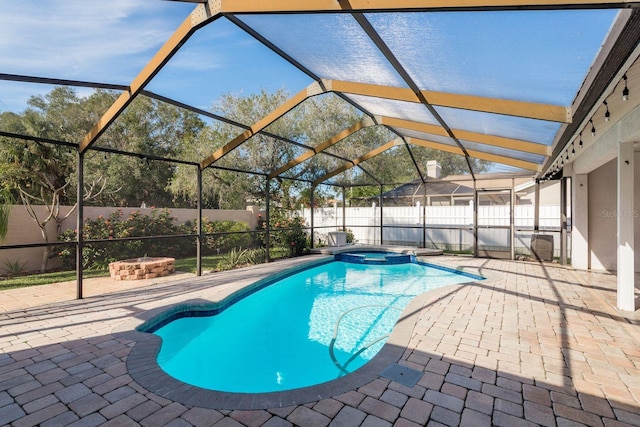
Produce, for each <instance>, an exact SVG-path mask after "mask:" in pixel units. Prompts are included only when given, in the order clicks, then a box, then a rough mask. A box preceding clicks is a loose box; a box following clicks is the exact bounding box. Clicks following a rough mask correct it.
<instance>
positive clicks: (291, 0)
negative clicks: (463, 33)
mask: <svg viewBox="0 0 640 427" xmlns="http://www.w3.org/2000/svg"><path fill="white" fill-rule="evenodd" d="M183 1H184V0H183ZM220 1H221V3H222V9H223V11H224V12H225V13H277V12H286V13H316V12H348V13H353V12H392V11H396V12H397V11H446V10H452V11H455V10H465V11H467V10H480V11H483V10H513V9H517V10H527V9H533V10H539V9H589V8H594V7H599V8H603V7H608V8H625V7H638V2H637V1H632V0H622V1H620V0H580V1H566V0H429V1H424V0H338V1H336V0H305V1H299V0H280V1H265V0H220Z"/></svg>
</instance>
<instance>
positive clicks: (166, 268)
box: [109, 257, 176, 280]
mask: <svg viewBox="0 0 640 427" xmlns="http://www.w3.org/2000/svg"><path fill="white" fill-rule="evenodd" d="M175 269H176V260H175V258H148V257H145V258H133V259H126V260H123V261H115V262H112V263H110V264H109V275H110V276H111V278H112V279H114V280H140V279H154V278H156V277H163V276H168V275H169V274H171V273H173V272H174V271H175Z"/></svg>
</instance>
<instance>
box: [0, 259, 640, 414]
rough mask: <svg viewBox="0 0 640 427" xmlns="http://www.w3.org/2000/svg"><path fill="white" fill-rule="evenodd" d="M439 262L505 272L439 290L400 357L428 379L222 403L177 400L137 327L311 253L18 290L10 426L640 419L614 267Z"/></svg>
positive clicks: (636, 356)
mask: <svg viewBox="0 0 640 427" xmlns="http://www.w3.org/2000/svg"><path fill="white" fill-rule="evenodd" d="M430 260H433V261H437V262H438V263H446V264H448V265H451V266H456V267H463V268H464V269H465V270H467V271H470V272H478V273H480V274H483V275H486V276H489V277H491V278H492V280H489V281H486V282H480V283H476V284H472V285H459V286H452V287H448V288H446V289H444V290H441V292H439V293H438V294H437V297H434V298H430V299H425V301H426V302H425V304H424V306H422V307H421V308H420V309H419V311H418V312H417V316H416V317H415V318H416V319H417V321H416V323H415V326H414V327H413V332H412V334H411V338H410V341H409V345H408V346H407V348H406V349H405V350H404V352H403V355H402V357H401V359H400V361H399V363H400V364H401V365H404V366H406V367H409V368H411V369H414V370H419V371H420V372H422V376H421V378H420V380H419V381H418V383H417V384H416V385H415V386H414V387H411V388H410V387H407V386H404V385H401V384H400V383H397V382H394V381H391V380H389V379H386V378H384V377H382V376H380V377H378V378H375V379H373V381H371V382H369V383H367V384H365V385H363V386H360V387H358V388H356V389H353V390H349V391H347V392H342V393H341V394H338V395H335V396H332V397H329V398H324V399H322V400H319V401H313V402H310V403H305V404H302V405H293V406H288V407H273V408H267V409H260V410H220V409H207V408H204V407H199V406H192V405H188V404H183V403H179V402H175V401H172V400H171V399H167V398H165V397H163V396H161V395H159V394H155V393H153V392H150V391H149V390H147V389H145V388H144V387H142V386H141V385H140V384H138V383H136V382H135V381H134V380H133V379H132V377H131V376H130V375H129V373H128V371H127V365H126V360H127V356H128V355H129V353H130V351H131V349H132V346H133V345H134V344H135V341H133V340H132V339H131V336H132V335H131V334H130V333H127V332H123V331H126V330H127V329H128V328H129V325H135V324H139V323H141V322H142V320H141V319H143V318H144V317H145V316H144V313H146V312H148V310H151V309H158V308H159V307H165V306H168V305H171V304H175V303H178V302H180V301H184V300H188V299H195V298H203V299H209V300H216V299H219V298H221V296H223V295H225V294H228V293H229V292H231V291H233V290H235V289H238V288H240V287H242V286H245V285H247V284H249V283H251V282H253V281H255V280H257V279H259V278H261V277H264V276H265V275H267V274H271V273H273V272H275V271H278V270H281V269H283V268H285V267H289V266H292V265H297V264H300V263H302V262H304V261H305V260H304V259H294V260H288V261H281V262H276V263H272V264H269V265H267V266H263V267H261V266H259V267H250V268H246V269H241V270H236V271H231V272H226V273H217V274H213V275H208V276H203V277H201V278H196V277H188V276H187V277H185V276H182V277H181V278H180V279H179V280H171V281H167V282H163V283H157V284H154V285H150V286H146V287H137V288H134V289H129V290H122V291H118V292H114V293H111V294H108V295H102V296H91V297H89V298H86V299H84V300H82V301H66V302H53V303H48V304H44V302H45V301H43V300H41V302H42V305H38V306H29V304H27V303H25V305H24V306H19V304H18V303H16V302H15V301H14V302H13V304H14V305H13V306H12V308H9V309H2V310H3V311H0V425H12V426H31V425H41V426H98V425H111V426H128V425H143V426H161V425H171V426H188V425H194V426H214V425H215V426H243V425H244V426H268V427H277V426H291V425H301V426H325V425H332V426H390V425H396V426H403V427H409V426H420V425H430V426H442V425H446V426H457V425H464V426H490V425H496V426H533V425H543V426H556V425H557V426H577V425H588V426H607V427H613V426H628V425H633V426H640V329H639V327H638V321H637V320H638V318H637V315H636V313H620V312H618V311H617V310H616V309H615V308H614V307H613V306H612V301H615V277H614V276H610V275H606V274H588V273H576V272H573V271H572V270H570V269H567V268H563V267H558V266H554V265H540V264H535V263H525V262H511V261H499V260H486V259H473V258H466V257H437V258H433V259H430ZM89 280H93V279H89ZM87 282H88V281H87ZM68 286H74V285H73V284H69V285H68ZM42 288H43V289H42V292H46V290H45V288H46V287H42ZM24 291H25V292H31V293H33V292H34V291H37V290H36V289H34V288H30V289H25V290H24ZM4 294H5V293H4V292H0V301H2V300H3V299H5V298H6V296H5V295H4Z"/></svg>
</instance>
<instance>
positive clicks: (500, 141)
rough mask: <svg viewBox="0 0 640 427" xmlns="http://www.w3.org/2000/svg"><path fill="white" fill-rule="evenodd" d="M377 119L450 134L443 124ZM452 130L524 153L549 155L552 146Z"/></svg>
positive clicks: (466, 138) (399, 126)
mask: <svg viewBox="0 0 640 427" xmlns="http://www.w3.org/2000/svg"><path fill="white" fill-rule="evenodd" d="M376 121H378V123H380V124H383V125H387V126H390V127H392V128H401V129H408V130H414V131H418V132H424V133H429V134H433V135H439V136H449V134H448V133H447V131H446V130H445V129H444V128H443V127H442V126H438V125H432V124H428V123H420V122H414V121H411V120H405V119H396V118H393V117H379V116H376ZM451 132H453V134H454V135H455V136H456V137H457V138H459V139H463V140H466V141H471V142H477V143H480V144H485V145H491V146H493V147H501V148H508V149H510V150H516V151H522V152H524V153H531V154H539V155H541V156H549V155H550V153H551V147H550V146H547V145H544V144H538V143H536V142H530V141H524V140H520V139H514V138H505V137H501V136H494V135H486V134H483V133H478V132H471V131H466V130H461V129H451Z"/></svg>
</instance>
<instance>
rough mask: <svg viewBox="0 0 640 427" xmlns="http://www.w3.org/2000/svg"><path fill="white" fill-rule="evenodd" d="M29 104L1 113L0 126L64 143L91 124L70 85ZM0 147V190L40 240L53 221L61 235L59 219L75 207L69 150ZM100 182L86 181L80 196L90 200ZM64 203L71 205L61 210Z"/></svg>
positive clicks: (17, 143) (6, 143)
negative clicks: (13, 198) (15, 201)
mask: <svg viewBox="0 0 640 427" xmlns="http://www.w3.org/2000/svg"><path fill="white" fill-rule="evenodd" d="M28 104H29V108H27V110H26V111H25V112H24V113H23V114H22V115H17V114H13V113H4V114H2V115H1V116H0V124H1V125H2V128H3V129H7V130H9V131H11V132H13V133H17V134H22V135H27V136H36V137H41V138H49V139H55V140H59V141H68V140H70V139H73V138H78V137H79V136H80V135H84V133H85V132H86V131H85V128H89V127H90V124H89V122H90V120H91V118H90V117H89V116H87V115H85V114H83V112H82V108H81V100H80V99H79V98H78V97H77V95H76V94H75V92H74V91H73V90H71V89H69V88H64V87H60V88H56V89H54V90H52V91H51V92H50V93H49V94H48V95H46V96H45V97H40V96H38V97H32V98H31V99H30V100H29V101H28ZM83 118H84V120H83ZM83 127H84V128H83ZM0 150H1V151H2V153H1V154H2V155H3V157H4V158H5V159H6V160H7V162H6V163H3V164H2V166H1V167H0V178H1V179H0V182H2V187H3V188H2V190H3V191H9V192H14V193H16V195H17V197H18V198H19V199H20V200H21V201H22V204H23V205H24V206H25V209H26V210H27V213H28V214H29V216H30V217H31V218H32V219H33V220H34V222H35V223H36V224H37V226H38V228H39V229H40V232H41V235H42V238H43V240H44V242H45V243H49V242H50V240H51V239H50V236H49V232H48V230H47V224H48V223H49V222H51V221H54V222H55V224H56V232H57V235H58V234H60V231H61V230H60V228H61V224H62V222H63V221H64V220H65V219H66V218H67V217H69V216H70V215H71V214H72V213H73V211H74V210H75V207H76V205H77V202H76V201H75V191H70V188H71V187H72V178H71V177H72V176H73V175H74V173H75V169H76V162H75V155H74V154H73V151H72V150H70V149H69V148H67V147H64V146H62V145H56V144H49V143H40V142H30V141H26V140H17V139H13V138H3V140H2V144H1V148H0ZM104 182H105V181H104V179H102V180H96V181H94V182H91V183H90V184H89V185H88V188H87V190H86V191H85V197H86V198H87V199H90V198H91V197H94V196H95V195H96V194H99V193H100V192H101V191H103V190H104V188H105V186H104ZM63 204H71V205H73V206H72V208H71V210H70V211H68V212H66V213H64V214H62V213H61V210H60V206H61V205H63ZM34 205H43V206H45V208H46V213H45V215H44V216H41V214H39V213H38V212H37V210H36V209H35V208H34ZM50 252H51V248H50V247H49V246H46V247H45V249H44V251H43V255H42V262H41V265H40V271H43V272H44V271H46V269H47V262H48V259H49V256H50Z"/></svg>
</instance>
